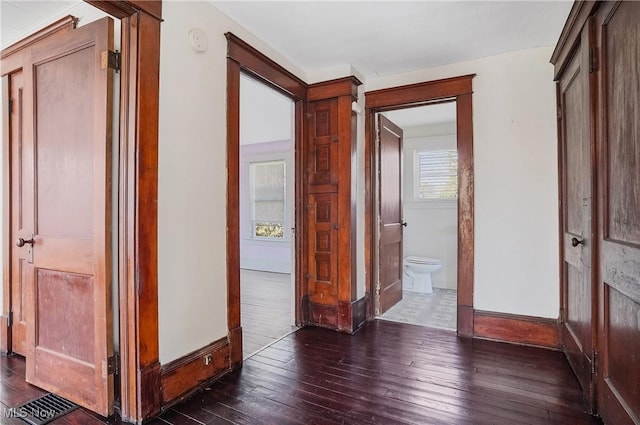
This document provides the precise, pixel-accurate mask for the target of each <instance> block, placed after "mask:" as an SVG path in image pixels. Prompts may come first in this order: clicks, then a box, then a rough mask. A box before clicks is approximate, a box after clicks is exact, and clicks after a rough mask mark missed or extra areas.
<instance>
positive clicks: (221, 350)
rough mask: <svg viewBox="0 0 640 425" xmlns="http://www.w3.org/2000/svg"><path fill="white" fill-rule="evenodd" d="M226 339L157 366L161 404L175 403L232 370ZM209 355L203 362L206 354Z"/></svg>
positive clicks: (164, 405) (166, 405) (163, 405)
mask: <svg viewBox="0 0 640 425" xmlns="http://www.w3.org/2000/svg"><path fill="white" fill-rule="evenodd" d="M229 355H230V352H229V338H228V337H224V338H221V339H219V340H217V341H214V342H212V343H211V344H209V345H207V346H206V347H203V348H201V349H199V350H197V351H194V352H192V353H189V354H187V355H185V356H183V357H180V358H179V359H177V360H174V361H172V362H170V363H167V364H166V365H163V366H162V368H161V369H160V377H161V385H162V386H161V388H162V391H161V393H162V407H163V409H165V408H166V407H168V405H171V404H174V403H175V402H178V401H180V400H182V399H184V398H186V397H188V396H189V395H191V394H193V393H194V392H196V391H197V390H199V389H200V388H201V387H202V386H203V385H205V384H207V383H208V382H210V381H212V380H214V379H216V378H219V377H220V376H222V375H224V374H225V373H227V372H229V371H230V370H231V367H230V364H231V363H230V357H229ZM207 356H211V360H210V363H209V364H208V365H205V363H206V357H207Z"/></svg>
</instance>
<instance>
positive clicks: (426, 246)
mask: <svg viewBox="0 0 640 425" xmlns="http://www.w3.org/2000/svg"><path fill="white" fill-rule="evenodd" d="M432 127H435V129H438V128H439V127H441V126H432ZM448 127H449V128H448V129H447V130H450V131H446V132H438V131H436V132H433V131H429V130H430V129H428V128H427V129H425V130H426V131H424V130H423V131H420V132H418V134H423V135H421V136H418V135H416V136H413V137H412V136H410V134H411V132H410V131H407V132H406V134H407V135H409V136H407V135H405V136H404V140H403V156H404V158H403V160H404V169H403V171H402V174H403V175H402V179H403V193H402V213H403V218H404V221H405V222H407V229H406V231H405V232H404V235H403V254H404V256H405V257H406V256H408V255H418V256H421V257H435V258H439V259H441V260H442V268H441V269H440V270H438V271H437V272H434V273H433V274H432V279H433V286H434V287H436V288H445V289H457V283H458V208H457V201H456V200H445V201H433V200H418V199H416V198H415V194H414V185H415V167H414V165H415V164H414V153H415V151H416V150H423V149H432V150H440V149H456V135H455V133H453V131H455V124H452V125H449V126H448ZM451 130H453V131H451ZM434 133H436V134H437V133H441V134H440V135H439V136H436V135H433V134H434Z"/></svg>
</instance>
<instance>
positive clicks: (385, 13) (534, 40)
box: [211, 0, 572, 77]
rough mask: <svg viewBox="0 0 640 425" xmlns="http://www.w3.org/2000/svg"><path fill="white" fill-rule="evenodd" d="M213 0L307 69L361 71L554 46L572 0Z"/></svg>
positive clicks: (384, 71) (416, 66)
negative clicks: (343, 67) (348, 67)
mask: <svg viewBox="0 0 640 425" xmlns="http://www.w3.org/2000/svg"><path fill="white" fill-rule="evenodd" d="M211 2H212V3H213V4H214V5H215V6H216V7H217V8H219V9H220V10H222V11H223V12H224V13H226V14H227V15H229V16H231V17H232V18H233V19H234V20H235V21H237V22H238V23H239V24H240V25H242V26H243V27H245V28H246V29H248V30H249V31H250V32H252V33H253V34H255V35H256V36H258V37H260V38H261V39H262V40H264V41H265V42H266V43H267V44H268V45H270V46H271V47H273V48H274V49H275V50H277V51H278V52H280V53H281V54H283V55H284V56H285V57H286V58H287V59H289V60H290V61H291V62H292V63H293V64H295V65H296V66H298V67H300V68H301V69H302V70H304V71H305V72H309V71H310V70H318V69H324V68H333V67H339V66H343V65H352V66H354V67H355V68H356V69H357V70H359V71H360V72H362V73H363V74H364V75H365V77H371V76H380V75H387V74H394V73H399V72H407V71H412V70H416V69H422V68H430V67H434V66H438V65H443V64H448V63H456V62H461V61H466V60H470V59H475V58H481V57H486V56H491V55H496V54H500V53H506V52H510V51H516V50H521V49H526V48H532V47H538V46H544V45H553V44H555V43H556V42H557V40H558V37H559V35H560V31H561V30H562V27H563V25H564V22H565V20H566V18H567V16H568V14H569V10H570V9H571V5H572V2H570V1H547V2H543V1H510V2H509V1H297V2H296V1H216V0H211Z"/></svg>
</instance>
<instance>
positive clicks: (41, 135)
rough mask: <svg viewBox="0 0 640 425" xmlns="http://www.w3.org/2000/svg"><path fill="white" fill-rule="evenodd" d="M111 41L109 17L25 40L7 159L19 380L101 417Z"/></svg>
mask: <svg viewBox="0 0 640 425" xmlns="http://www.w3.org/2000/svg"><path fill="white" fill-rule="evenodd" d="M112 49H113V21H112V20H111V19H110V18H104V19H102V20H100V21H96V22H94V23H91V24H89V25H86V26H84V27H81V28H78V29H76V30H73V31H71V32H68V33H66V34H60V35H56V36H52V37H50V38H49V39H47V40H46V41H43V42H39V43H37V44H35V45H33V46H32V47H31V48H30V50H29V51H28V53H27V54H26V55H25V59H24V61H25V66H24V68H23V69H24V71H23V72H24V75H23V82H24V92H23V94H22V95H21V96H22V98H23V107H22V118H21V120H22V124H23V129H24V134H23V136H21V137H20V138H19V140H20V142H18V141H16V142H15V143H21V144H20V145H19V149H17V152H15V151H14V152H13V155H14V156H13V157H12V164H11V166H12V172H13V173H14V174H13V175H14V177H17V178H15V179H14V181H13V182H12V188H13V190H14V192H13V193H12V195H13V198H12V202H13V203H12V216H13V217H14V221H15V220H16V219H17V221H18V222H19V223H20V224H19V226H18V227H16V228H15V229H16V230H15V233H14V234H13V235H12V236H14V237H15V238H16V241H15V245H16V246H15V248H14V249H13V253H14V257H13V258H12V275H13V276H16V278H17V279H20V284H21V289H22V291H21V292H22V298H21V300H22V301H21V302H23V306H24V313H23V314H24V317H25V321H26V337H25V342H26V344H25V347H26V350H25V351H26V353H25V354H26V379H27V381H28V382H30V383H32V384H34V385H37V386H39V387H41V388H44V389H46V390H48V391H51V392H53V393H56V394H58V395H61V396H63V397H65V398H67V399H69V400H72V401H74V402H76V403H78V404H80V405H82V406H84V407H87V408H89V409H91V410H93V411H95V412H98V413H100V414H102V415H105V416H106V415H109V414H111V413H113V375H112V374H111V371H110V368H109V364H108V363H109V362H108V359H109V357H110V356H112V354H113V347H112V345H113V342H112V316H111V258H110V233H111V214H110V211H111V209H110V208H111V206H110V199H111V198H110V195H111V177H110V169H111V168H110V167H111V166H110V164H111V158H110V152H111V147H110V146H111V145H110V143H111V141H110V136H111V119H110V116H111V112H110V111H111V107H112V99H111V97H112V95H111V93H112V82H111V81H112V77H113V71H112V70H110V69H108V67H107V61H106V58H107V52H108V51H109V50H112ZM14 146H15V144H14ZM16 173H18V174H16ZM15 191H17V192H15Z"/></svg>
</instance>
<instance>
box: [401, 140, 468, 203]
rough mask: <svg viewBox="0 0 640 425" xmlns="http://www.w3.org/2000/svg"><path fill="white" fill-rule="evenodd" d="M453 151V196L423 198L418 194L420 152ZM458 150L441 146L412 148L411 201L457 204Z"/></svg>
mask: <svg viewBox="0 0 640 425" xmlns="http://www.w3.org/2000/svg"><path fill="white" fill-rule="evenodd" d="M443 151H444V152H446V151H448V152H454V153H455V154H456V163H457V165H456V178H457V180H456V192H455V197H452V198H444V197H443V198H423V197H421V196H420V178H421V174H420V154H421V153H423V152H443ZM457 155H458V150H457V149H456V148H443V147H437V148H436V147H420V148H415V149H413V155H412V156H413V162H412V166H413V187H412V201H413V202H415V203H417V204H423V205H426V204H429V205H442V206H453V205H457V203H458V197H459V193H458V191H459V178H460V170H459V158H458V157H457Z"/></svg>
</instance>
